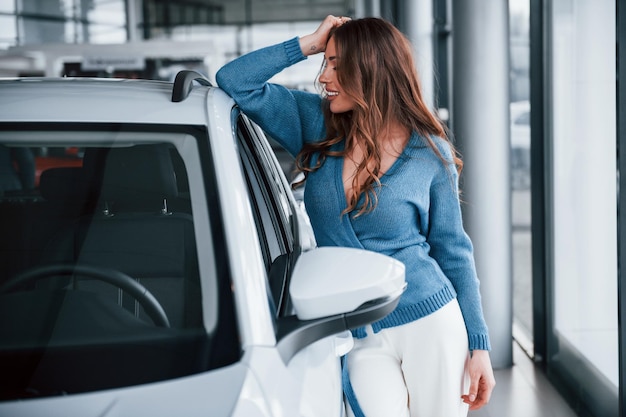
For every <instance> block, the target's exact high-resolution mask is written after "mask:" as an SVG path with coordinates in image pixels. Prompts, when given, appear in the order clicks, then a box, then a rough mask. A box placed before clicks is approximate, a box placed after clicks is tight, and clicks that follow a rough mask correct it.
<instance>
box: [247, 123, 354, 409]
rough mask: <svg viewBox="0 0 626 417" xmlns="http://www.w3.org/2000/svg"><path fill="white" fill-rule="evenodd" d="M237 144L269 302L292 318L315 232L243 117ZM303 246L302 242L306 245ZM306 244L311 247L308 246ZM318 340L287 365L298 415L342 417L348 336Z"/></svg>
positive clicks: (264, 145) (270, 154) (255, 128)
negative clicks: (300, 269) (295, 279)
mask: <svg viewBox="0 0 626 417" xmlns="http://www.w3.org/2000/svg"><path fill="white" fill-rule="evenodd" d="M236 127H237V139H238V146H239V148H240V155H241V162H242V166H243V168H244V177H245V179H246V182H247V187H248V191H249V195H250V201H251V204H252V212H253V216H254V219H255V223H256V227H257V232H258V236H259V245H260V248H261V252H262V253H263V260H264V263H265V268H266V272H267V274H266V276H267V279H268V288H269V294H268V297H267V299H268V303H269V304H270V309H271V311H272V312H273V314H274V319H275V320H276V319H278V318H281V317H286V316H290V315H293V314H294V312H293V308H292V306H291V303H290V299H289V291H288V289H289V279H290V275H291V271H292V268H293V266H294V265H295V263H296V261H297V259H298V256H299V255H300V254H301V253H302V252H303V251H306V250H307V249H310V248H311V246H313V244H312V243H311V239H310V238H304V239H303V236H306V235H308V234H310V235H311V236H312V231H311V230H309V228H310V225H308V224H307V222H306V219H303V218H302V217H301V215H300V214H299V213H298V210H300V208H299V207H298V206H297V205H296V204H294V199H293V195H292V194H291V190H290V189H289V185H288V184H287V181H286V179H285V177H284V175H283V173H282V171H281V168H280V165H279V163H278V161H277V159H276V157H275V155H274V153H273V151H272V148H271V147H270V145H269V143H268V141H267V139H266V137H265V135H264V134H263V132H262V131H261V129H260V128H259V127H258V126H256V125H255V124H253V123H252V122H251V121H250V120H249V119H247V118H246V117H245V116H244V115H239V116H238V120H237V124H236ZM303 242H304V243H303ZM307 242H308V243H307ZM346 333H347V334H342V335H338V336H331V337H327V338H324V339H322V340H319V341H317V342H315V343H313V344H311V345H309V346H308V347H306V348H304V349H302V350H301V351H300V352H298V353H297V354H296V355H295V356H294V357H293V358H291V360H289V362H288V363H287V364H286V367H287V369H288V372H289V373H291V374H292V376H294V378H293V380H295V381H299V383H300V384H301V387H299V388H300V389H299V390H298V392H300V401H298V404H299V406H300V409H299V410H293V411H294V412H297V413H298V415H303V416H304V415H311V416H313V415H324V416H340V415H343V412H344V411H343V401H342V393H341V368H340V360H339V357H340V356H341V354H343V353H345V351H346V350H349V348H350V347H351V342H352V339H351V336H350V334H349V332H346Z"/></svg>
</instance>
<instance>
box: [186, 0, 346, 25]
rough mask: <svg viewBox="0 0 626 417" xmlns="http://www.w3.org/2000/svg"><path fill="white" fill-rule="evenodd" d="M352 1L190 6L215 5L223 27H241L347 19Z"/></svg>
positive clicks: (217, 0)
mask: <svg viewBox="0 0 626 417" xmlns="http://www.w3.org/2000/svg"><path fill="white" fill-rule="evenodd" d="M355 1H358V0H195V1H193V3H204V4H207V5H215V6H219V7H221V8H222V10H223V15H222V16H223V19H224V23H225V24H241V23H265V22H294V21H306V20H320V21H321V20H322V19H323V18H324V17H326V16H327V15H329V14H333V15H337V16H342V15H348V16H351V15H353V14H354V3H355ZM191 2H192V1H189V3H191Z"/></svg>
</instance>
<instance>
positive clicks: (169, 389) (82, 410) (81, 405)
mask: <svg viewBox="0 0 626 417" xmlns="http://www.w3.org/2000/svg"><path fill="white" fill-rule="evenodd" d="M244 384H245V387H246V389H243V391H244V392H247V393H248V394H249V393H250V391H251V390H252V391H254V390H255V388H258V385H257V383H256V380H255V378H254V377H253V376H252V375H251V373H250V371H249V369H248V368H247V367H246V366H245V365H243V364H241V363H238V364H235V365H232V366H228V367H225V368H221V369H217V370H212V371H210V372H206V373H202V374H198V375H193V376H189V377H184V378H178V379H174V380H169V381H164V382H159V383H153V384H146V385H139V386H134V387H127V388H121V389H115V390H108V391H98V392H94V393H88V394H77V395H68V396H62V397H47V398H41V399H32V400H22V401H11V402H1V403H0V415H2V416H12V417H32V416H44V415H45V416H46V417H71V416H80V417H121V416H150V417H158V416H164V417H165V416H167V417H171V416H176V415H180V416H185V417H192V416H203V417H206V416H207V415H210V416H212V417H213V416H215V417H219V416H231V415H232V414H233V410H234V409H235V406H236V405H237V408H239V409H241V408H242V406H243V407H244V408H245V409H246V410H249V411H252V412H253V413H252V414H250V416H255V415H259V416H262V415H265V412H264V411H262V410H258V413H257V412H254V410H256V409H258V408H259V406H260V407H261V408H265V407H264V404H259V403H258V401H247V400H246V398H240V394H241V393H242V388H243V387H244ZM238 401H239V404H237V403H238ZM242 401H244V402H246V403H247V402H250V404H245V405H244V404H241V402H242Z"/></svg>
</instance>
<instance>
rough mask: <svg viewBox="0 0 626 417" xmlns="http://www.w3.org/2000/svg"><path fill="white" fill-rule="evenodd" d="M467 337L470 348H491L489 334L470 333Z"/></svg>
mask: <svg viewBox="0 0 626 417" xmlns="http://www.w3.org/2000/svg"><path fill="white" fill-rule="evenodd" d="M468 339H469V349H470V350H491V344H490V343H489V336H488V335H486V334H470V335H468Z"/></svg>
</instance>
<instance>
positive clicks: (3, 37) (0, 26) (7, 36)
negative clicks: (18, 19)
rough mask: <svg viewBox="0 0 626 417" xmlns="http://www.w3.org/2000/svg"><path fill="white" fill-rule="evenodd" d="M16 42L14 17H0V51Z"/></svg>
mask: <svg viewBox="0 0 626 417" xmlns="http://www.w3.org/2000/svg"><path fill="white" fill-rule="evenodd" d="M16 42H17V32H16V28H15V16H0V49H7V48H8V47H9V46H13V45H15V44H16Z"/></svg>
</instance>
